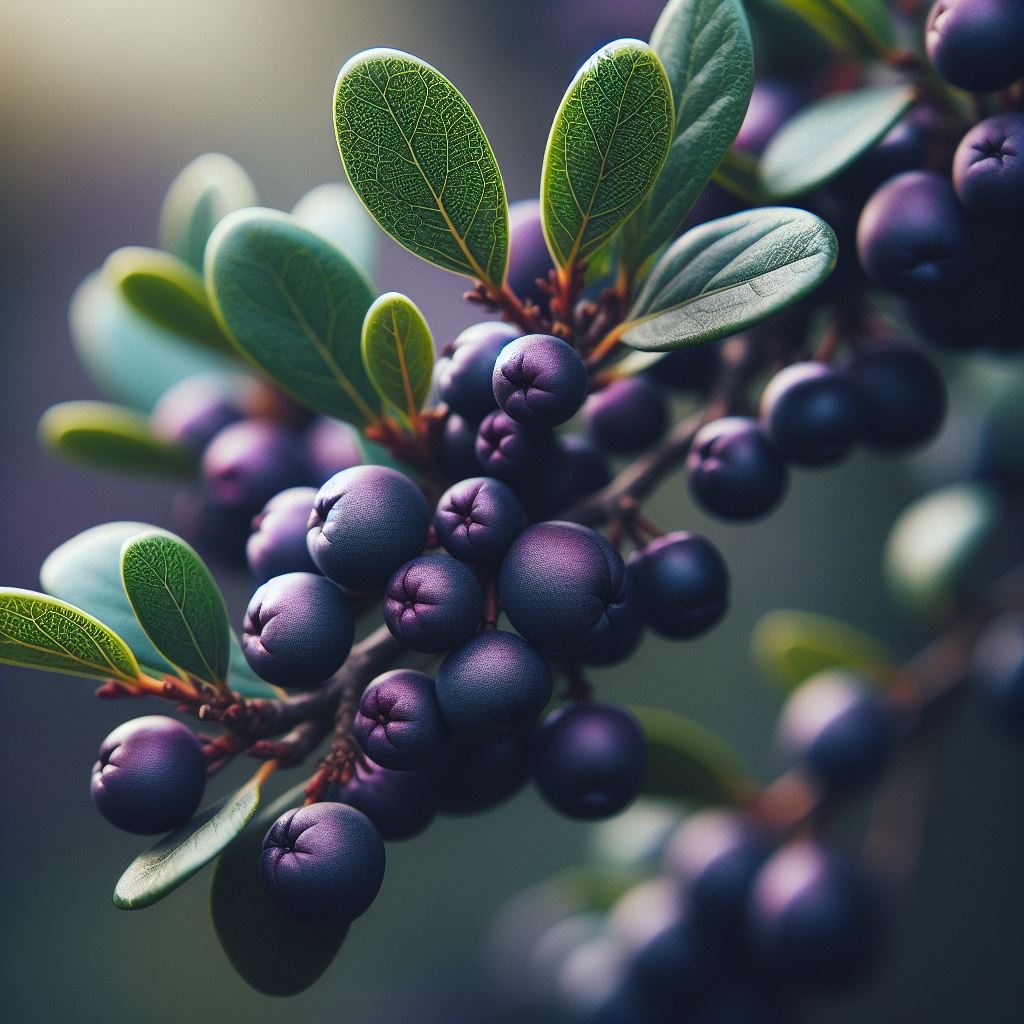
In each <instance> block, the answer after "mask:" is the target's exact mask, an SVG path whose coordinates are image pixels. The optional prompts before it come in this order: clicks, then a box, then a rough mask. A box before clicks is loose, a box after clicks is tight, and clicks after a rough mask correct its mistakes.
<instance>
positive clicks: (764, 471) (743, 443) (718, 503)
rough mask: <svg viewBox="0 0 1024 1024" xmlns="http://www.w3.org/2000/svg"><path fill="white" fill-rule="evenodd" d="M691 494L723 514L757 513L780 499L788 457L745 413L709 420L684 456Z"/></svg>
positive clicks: (738, 516) (741, 516) (744, 515)
mask: <svg viewBox="0 0 1024 1024" xmlns="http://www.w3.org/2000/svg"><path fill="white" fill-rule="evenodd" d="M686 474H687V480H688V482H689V485H690V492H691V494H692V495H693V497H694V499H695V500H696V501H697V502H698V503H699V504H700V505H701V506H702V507H703V508H704V509H705V510H706V511H708V512H710V513H711V514H712V515H716V516H721V517H722V518H723V519H756V518H757V517H758V516H763V515H766V514H767V513H768V512H770V511H771V510H772V509H773V508H774V507H775V506H776V505H777V504H778V503H779V501H780V500H781V499H782V496H783V494H784V493H785V491H786V485H787V483H788V473H787V471H786V463H785V462H784V461H783V458H782V456H781V455H780V454H779V451H778V449H777V448H776V447H775V445H773V444H772V442H771V441H770V440H769V439H768V436H767V435H766V434H765V432H764V431H763V430H762V429H761V427H760V426H759V424H758V422H757V421H756V420H753V419H747V418H746V417H743V416H727V417H725V418H724V419H720V420H713V421H712V422H711V423H708V424H705V426H703V427H701V429H700V430H699V431H697V434H696V436H695V437H694V439H693V444H692V445H691V447H690V454H689V456H688V457H687V459H686Z"/></svg>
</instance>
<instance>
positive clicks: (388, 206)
mask: <svg viewBox="0 0 1024 1024" xmlns="http://www.w3.org/2000/svg"><path fill="white" fill-rule="evenodd" d="M334 122H335V131H336V133H337V137H338V150H339V152H340V153H341V162H342V163H343V164H344V166H345V172H346V173H347V174H348V177H349V181H351V182H352V187H353V188H354V189H355V191H356V194H357V195H358V196H359V198H360V199H361V200H362V201H363V203H364V204H365V205H366V208H367V209H368V210H369V211H370V213H371V214H372V215H373V218H374V220H376V221H377V223H378V224H379V225H380V226H381V227H382V228H383V229H384V230H385V231H386V232H387V233H388V234H389V235H390V236H391V237H392V238H393V239H394V240H395V241H396V242H398V244H399V245H402V246H404V247H405V248H406V249H408V250H409V251H410V252H411V253H414V254H415V255H416V256H419V257H421V258H422V259H425V260H426V261H427V262H428V263H433V264H434V265H435V266H438V267H441V268H443V269H444V270H451V271H454V272H455V273H456V274H465V275H467V276H469V277H472V278H476V279H477V280H480V281H483V282H484V283H485V284H486V285H488V287H490V288H492V289H497V288H499V287H500V286H501V284H502V282H503V281H504V278H505V265H506V264H507V262H508V202H507V200H506V198H505V185H504V183H503V182H502V180H501V172H500V171H499V170H498V164H497V162H496V161H495V159H494V153H493V152H492V151H491V144H490V143H489V142H488V141H487V136H486V135H484V130H483V128H482V127H481V126H480V122H479V121H478V120H477V117H476V114H474V113H473V109H472V107H470V105H469V104H468V103H467V102H466V100H465V98H464V97H463V96H462V94H461V93H459V91H458V90H457V89H456V88H455V86H453V85H452V84H451V82H449V81H448V79H447V78H445V77H444V75H442V74H441V73H440V72H439V71H437V70H436V69H434V68H432V67H431V66H430V65H429V64H427V63H425V62H424V61H422V60H420V59H419V58H417V57H413V56H411V55H410V54H408V53H402V52H401V51H400V50H388V49H374V50H366V51H364V52H363V53H359V54H356V56H354V57H353V58H351V60H349V61H348V62H347V63H346V64H345V66H344V67H343V68H342V69H341V73H340V74H339V75H338V83H337V86H336V87H335V90H334Z"/></svg>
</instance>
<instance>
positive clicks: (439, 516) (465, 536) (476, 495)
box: [434, 476, 526, 565]
mask: <svg viewBox="0 0 1024 1024" xmlns="http://www.w3.org/2000/svg"><path fill="white" fill-rule="evenodd" d="M525 525H526V517H525V515H524V514H523V506H522V503H521V502H520V501H519V499H518V498H517V497H516V495H515V492H514V491H513V490H512V488H511V487H509V486H508V485H507V484H503V483H502V482H501V481H500V480H494V479H492V478H491V477H483V476H475V477H471V478H470V479H468V480H463V481H461V482H460V483H457V484H455V486H454V487H449V488H448V490H447V491H445V492H444V494H442V495H441V500H440V501H439V502H438V503H437V511H436V512H435V513H434V529H435V530H436V531H437V536H438V539H439V540H440V541H441V543H442V544H443V545H444V547H445V548H446V549H447V550H448V551H449V552H450V553H451V554H453V555H454V556H455V557H456V558H458V559H461V560H462V561H463V562H469V563H471V564H477V565H489V564H492V563H494V562H497V561H500V560H501V558H502V557H503V556H504V554H505V552H506V551H507V550H508V547H509V545H510V544H511V543H512V541H514V540H515V539H516V537H517V535H518V534H519V532H520V531H521V530H522V528H523V527H524V526H525Z"/></svg>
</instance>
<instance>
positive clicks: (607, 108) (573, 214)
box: [540, 39, 675, 272]
mask: <svg viewBox="0 0 1024 1024" xmlns="http://www.w3.org/2000/svg"><path fill="white" fill-rule="evenodd" d="M674 121H675V115H674V110H673V106H672V90H671V87H670V86H669V81H668V78H667V77H666V75H665V69H664V67H662V64H661V61H660V60H659V59H658V57H657V54H655V52H654V51H653V50H652V49H651V48H650V47H649V46H647V44H646V43H641V42H639V41H637V40H636V39H620V40H618V41H617V42H614V43H609V44H608V45H607V46H604V47H602V48H601V49H600V50H598V51H597V53H595V54H594V56H593V57H591V58H590V60H588V61H587V62H586V64H584V65H583V67H581V68H580V70H579V71H578V72H577V74H576V77H575V78H574V79H573V80H572V83H571V84H570V86H569V89H568V91H567V92H566V94H565V97H564V98H563V100H562V104H561V106H560V107H559V108H558V113H556V114H555V120H554V123H553V124H552V125H551V134H550V135H549V136H548V144H547V148H546V149H545V151H544V169H543V172H542V175H541V184H540V199H541V219H542V222H543V226H544V238H545V240H546V241H547V244H548V249H549V250H550V252H551V255H552V258H553V259H554V261H555V263H556V264H557V265H558V266H559V267H561V268H562V269H563V270H565V271H567V272H571V268H572V267H574V266H575V265H576V263H578V262H579V261H580V260H582V259H585V258H586V257H588V256H589V255H590V254H591V253H593V252H595V251H596V250H598V249H600V248H601V246H603V245H604V244H605V242H607V241H608V239H609V238H611V237H612V235H614V234H615V232H616V231H618V229H619V228H620V227H622V225H623V223H624V222H625V221H626V220H627V219H628V218H629V217H630V216H631V215H632V214H633V213H634V212H635V211H636V209H637V207H638V206H639V205H640V204H641V203H642V202H643V201H644V199H645V198H646V196H647V194H648V192H650V190H651V188H652V187H653V185H654V182H655V180H656V179H657V177H658V173H659V171H660V170H661V168H662V165H663V164H664V162H665V157H666V156H667V154H668V147H669V143H670V142H671V141H672V125H673V124H674Z"/></svg>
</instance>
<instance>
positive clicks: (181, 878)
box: [114, 775, 261, 910]
mask: <svg viewBox="0 0 1024 1024" xmlns="http://www.w3.org/2000/svg"><path fill="white" fill-rule="evenodd" d="M260 788H261V787H260V782H259V777H258V775H257V776H254V777H253V778H252V779H250V780H249V781H248V782H247V783H246V784H245V785H244V786H243V787H242V788H241V789H240V790H238V792H236V793H233V794H232V795H231V796H229V797H226V798H225V799H223V800H221V801H220V803H217V804H214V805H213V807H210V808H208V809H207V810H205V811H201V812H200V813H199V814H198V815H197V816H196V817H194V818H193V819H192V820H191V821H190V822H188V824H186V825H183V826H182V827H181V828H179V829H178V830H177V831H175V832H172V833H171V834H170V835H168V836H166V837H165V838H163V839H162V840H160V842H159V843H157V844H156V845H155V846H152V847H150V848H149V849H148V850H147V851H146V852H145V853H143V854H140V855H139V856H138V857H136V858H135V860H133V861H132V863H131V864H129V865H128V867H127V869H126V870H125V872H124V874H123V875H121V877H120V878H119V879H118V882H117V885H116V887H115V888H114V906H115V907H118V908H119V909H121V910H140V909H142V908H143V907H149V906H152V905H153V904H154V903H156V902H158V901H159V900H162V899H163V898H164V897H165V896H167V895H169V894H170V893H172V892H173V891H174V890H175V889H177V888H178V886H179V885H181V884H182V883H183V882H186V881H188V879H190V878H191V877H192V876H193V875H194V874H195V873H196V872H197V871H199V870H200V869H201V868H202V867H204V866H205V865H207V864H209V863H210V861H211V860H213V858H214V857H216V856H217V854H219V853H220V852H221V851H222V850H224V849H225V848H226V847H227V846H228V845H229V844H230V843H231V842H233V841H234V840H235V839H236V838H237V837H238V835H239V834H240V833H241V832H242V829H244V828H245V826H246V825H247V824H248V822H249V821H250V820H251V819H252V817H253V815H254V814H255V813H256V811H257V809H258V808H259V805H260ZM253 884H254V885H259V879H258V878H257V877H255V876H254V877H253Z"/></svg>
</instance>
